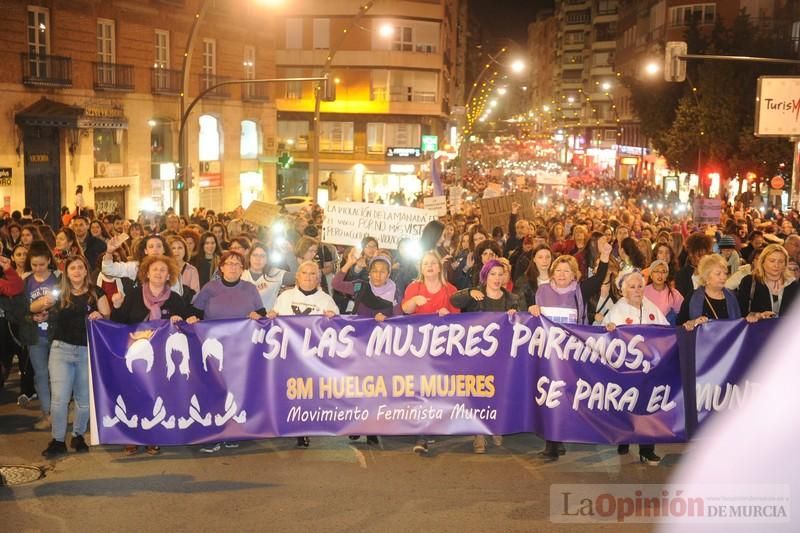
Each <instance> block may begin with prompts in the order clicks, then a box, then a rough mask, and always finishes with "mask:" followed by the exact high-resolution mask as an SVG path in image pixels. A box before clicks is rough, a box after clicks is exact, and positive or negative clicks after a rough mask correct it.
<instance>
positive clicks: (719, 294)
mask: <svg viewBox="0 0 800 533" xmlns="http://www.w3.org/2000/svg"><path fill="white" fill-rule="evenodd" d="M697 275H698V276H699V278H700V286H699V287H698V288H697V289H695V290H694V292H693V293H691V296H690V297H689V298H686V299H685V300H684V301H683V305H682V306H681V312H680V313H679V314H678V324H682V325H683V327H685V328H686V330H687V331H692V330H693V329H694V328H695V327H696V326H699V325H701V324H705V323H706V322H708V321H709V320H710V319H714V320H735V319H737V318H742V313H741V310H740V308H739V302H738V301H737V300H736V296H735V295H734V294H733V292H731V291H730V290H728V289H726V288H725V282H726V281H728V262H727V261H726V260H725V258H724V257H722V256H721V255H719V254H710V255H706V256H704V257H703V258H702V259H700V262H699V263H698V264H697ZM759 318H760V316H755V315H748V316H747V321H748V322H756V321H757V320H758V319H759Z"/></svg>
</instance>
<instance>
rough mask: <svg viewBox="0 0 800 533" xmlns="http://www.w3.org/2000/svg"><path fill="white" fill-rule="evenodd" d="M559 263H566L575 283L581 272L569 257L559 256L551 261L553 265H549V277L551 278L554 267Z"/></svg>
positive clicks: (576, 263) (576, 262)
mask: <svg viewBox="0 0 800 533" xmlns="http://www.w3.org/2000/svg"><path fill="white" fill-rule="evenodd" d="M561 263H566V264H567V265H569V268H570V270H572V275H573V276H574V277H575V280H576V281H577V280H578V279H580V277H581V270H580V268H579V267H578V261H577V260H576V259H575V258H574V257H572V256H571V255H559V256H558V257H556V258H555V259H554V260H553V263H552V264H551V265H550V277H553V274H554V273H555V271H556V267H557V266H558V265H560V264H561Z"/></svg>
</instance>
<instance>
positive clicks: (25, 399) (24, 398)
mask: <svg viewBox="0 0 800 533" xmlns="http://www.w3.org/2000/svg"><path fill="white" fill-rule="evenodd" d="M37 397H38V396H37V395H36V393H35V392H34V393H33V394H31V395H30V396H28V395H27V394H24V393H23V394H20V395H19V396H17V405H19V406H20V407H28V405H29V404H30V403H31V402H32V401H33V400H35V399H36V398H37Z"/></svg>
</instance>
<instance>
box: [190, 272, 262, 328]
mask: <svg viewBox="0 0 800 533" xmlns="http://www.w3.org/2000/svg"><path fill="white" fill-rule="evenodd" d="M192 305H193V306H195V307H196V308H197V309H200V310H201V311H203V319H204V320H218V319H222V318H245V317H247V315H249V314H250V312H252V311H258V310H260V309H263V308H264V303H263V302H262V301H261V296H260V295H259V294H258V289H256V286H255V285H253V284H252V283H248V282H246V281H241V280H239V282H238V283H237V284H236V285H234V286H232V287H230V286H227V285H225V284H224V283H223V282H222V280H219V279H215V280H213V281H209V282H208V283H206V284H205V285H204V286H203V288H202V289H200V292H199V293H197V296H195V298H194V302H192Z"/></svg>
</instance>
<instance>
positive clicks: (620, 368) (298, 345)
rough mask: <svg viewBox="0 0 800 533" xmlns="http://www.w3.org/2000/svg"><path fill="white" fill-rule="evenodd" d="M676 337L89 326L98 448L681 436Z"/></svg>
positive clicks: (403, 321)
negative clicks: (364, 438) (279, 440)
mask: <svg viewBox="0 0 800 533" xmlns="http://www.w3.org/2000/svg"><path fill="white" fill-rule="evenodd" d="M675 339H676V337H675V334H674V330H673V329H672V328H666V327H652V326H647V327H639V326H628V327H622V328H619V329H617V331H616V332H614V333H607V332H606V331H605V329H603V328H593V327H573V326H565V325H560V324H553V323H550V322H548V321H546V320H540V319H538V318H534V317H531V316H530V315H527V314H518V315H517V316H515V317H512V318H509V317H508V316H507V315H506V314H503V313H480V314H477V313H476V314H462V315H449V316H446V317H438V316H432V315H426V316H407V317H401V318H394V319H389V320H387V321H386V322H383V323H378V322H376V321H374V320H372V319H366V318H356V317H337V318H333V319H327V318H324V317H286V318H277V319H275V320H272V321H269V320H261V321H253V320H222V321H203V322H199V323H197V324H195V325H191V326H190V325H188V324H185V323H179V324H177V325H172V324H169V323H167V322H164V321H159V322H149V323H143V324H137V325H133V326H128V325H121V324H115V323H112V322H107V321H92V322H90V324H89V346H90V355H91V380H92V439H93V442H94V443H95V444H164V445H169V444H176V445H179V444H196V443H203V442H213V441H221V440H246V439H258V438H266V437H276V436H313V435H351V434H361V435H364V434H376V435H416V434H431V435H434V434H448V435H453V434H479V433H482V434H493V435H499V434H509V433H519V432H531V431H533V432H536V433H538V434H540V435H542V436H543V437H545V438H548V439H551V440H563V441H572V442H589V443H592V442H594V443H617V442H678V441H683V440H685V438H686V435H685V431H684V427H685V422H684V413H683V401H682V396H681V395H680V389H681V387H680V373H679V371H678V365H679V361H678V352H677V344H676V340H675Z"/></svg>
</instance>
